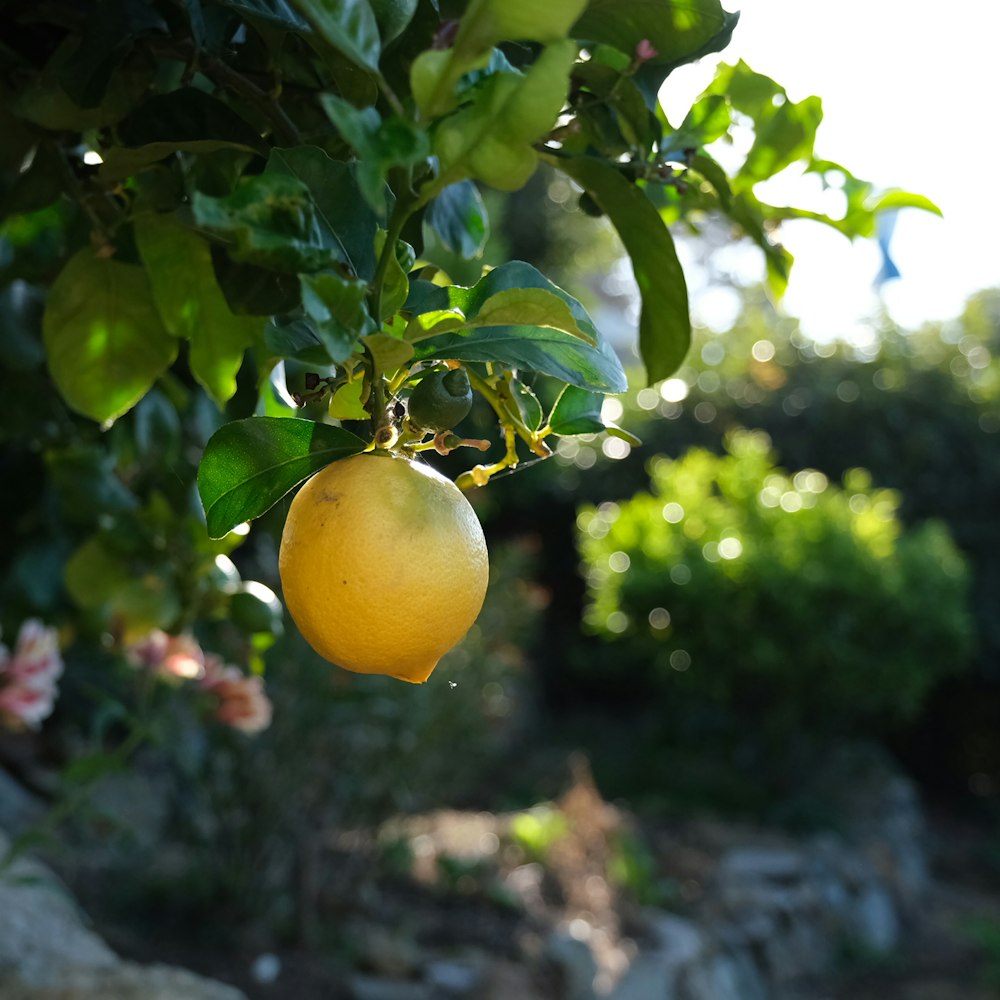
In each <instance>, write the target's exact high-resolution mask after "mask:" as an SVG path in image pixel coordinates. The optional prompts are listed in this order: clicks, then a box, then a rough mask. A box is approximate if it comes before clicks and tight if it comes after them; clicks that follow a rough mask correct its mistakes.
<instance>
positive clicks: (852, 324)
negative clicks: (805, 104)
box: [663, 0, 1000, 339]
mask: <svg viewBox="0 0 1000 1000" xmlns="http://www.w3.org/2000/svg"><path fill="white" fill-rule="evenodd" d="M724 4H725V5H726V6H727V7H729V8H731V9H736V8H737V7H738V0H724ZM739 9H740V10H741V17H740V23H739V25H738V26H737V28H736V32H735V33H734V35H733V42H732V44H731V45H730V46H729V47H728V48H727V49H726V50H725V51H724V52H723V53H722V54H721V55H720V56H719V57H718V58H716V57H711V58H709V59H706V60H704V61H703V62H702V63H701V64H699V65H698V66H694V67H686V68H684V69H682V70H679V71H677V72H676V73H675V74H673V75H672V76H671V77H670V79H669V80H668V86H667V88H666V90H665V93H664V95H663V96H664V98H665V101H666V107H667V113H668V117H669V118H670V120H671V121H672V122H674V123H675V124H676V123H678V122H679V121H680V119H681V117H683V114H684V112H685V111H686V109H687V107H689V106H690V102H691V101H692V100H693V99H694V97H696V96H697V94H698V93H699V92H700V91H701V89H702V88H703V87H704V86H705V84H706V83H707V82H708V80H709V79H710V78H711V76H712V73H713V70H714V66H715V64H716V62H717V61H718V59H720V58H721V59H722V60H724V61H726V62H730V63H731V62H735V61H736V60H737V59H740V58H742V59H744V60H745V61H746V62H747V63H748V64H749V66H750V67H751V68H752V69H754V70H756V71H757V72H759V73H765V74H766V75H768V76H770V77H773V78H774V79H775V80H776V81H777V82H778V83H779V84H781V85H782V86H784V87H785V88H786V89H787V90H788V92H789V97H790V98H791V99H792V100H795V101H798V100H801V99H802V98H803V97H806V96H808V95H810V94H818V95H819V96H820V97H821V98H822V100H823V110H824V119H823V123H822V125H821V126H820V129H819V132H818V134H817V142H816V153H817V155H819V156H821V157H824V158H829V159H833V160H837V161H839V162H840V163H842V164H843V165H844V166H845V167H847V168H848V169H849V170H851V171H852V172H853V173H854V174H855V175H856V176H858V177H861V178H863V179H865V180H870V181H872V182H874V183H875V185H876V186H877V187H879V188H904V189H906V190H910V191H916V192H918V193H920V194H924V195H926V196H927V197H929V198H930V199H931V200H932V201H934V202H935V203H936V204H937V205H938V206H939V207H940V208H941V210H942V212H943V213H944V218H943V219H941V218H937V217H936V216H933V215H930V214H928V213H924V212H919V211H916V210H910V209H908V210H905V211H903V212H902V213H901V214H900V216H899V219H898V222H897V225H896V230H895V235H894V237H893V241H892V256H893V259H894V260H895V262H896V265H897V266H898V268H899V270H900V271H901V272H902V277H901V278H900V279H897V280H895V281H892V282H889V283H888V284H886V285H885V286H884V287H883V290H882V293H881V295H882V301H884V303H885V305H886V306H887V307H888V309H889V311H890V313H891V314H892V316H893V317H894V318H895V319H896V320H897V322H899V323H901V324H902V325H903V326H904V327H909V328H912V327H916V326H919V325H920V324H921V323H922V322H924V321H927V320H941V319H948V318H950V317H953V316H955V315H957V314H958V313H960V312H961V309H962V304H963V302H964V300H965V298H966V297H967V296H968V295H969V294H970V293H972V292H974V291H977V290H978V289H981V288H986V287H992V286H997V285H1000V191H998V187H1000V177H998V175H997V166H998V163H1000V156H998V154H1000V129H998V122H997V103H996V101H997V96H998V92H1000V68H998V66H1000V59H998V43H1000V2H997V0H950V2H948V3H945V4H940V3H935V4H930V3H926V4H922V3H912V2H905V3H904V2H900V0H839V2H838V3H837V4H830V3H829V2H825V3H819V2H818V0H744V2H743V3H742V6H741V7H739ZM675 109H677V110H675ZM773 187H774V186H773V185H772V188H771V190H768V191H767V197H768V199H770V200H772V201H773V202H775V203H780V201H781V200H783V199H782V197H781V196H782V194H785V195H786V196H787V200H788V201H793V200H794V198H795V195H794V193H793V192H791V191H787V190H779V191H777V192H775V191H774V190H773ZM758 191H759V193H760V194H761V196H762V197H763V196H764V191H763V190H761V189H758ZM782 242H783V243H784V244H785V245H786V246H787V247H788V249H789V250H790V251H791V252H792V253H793V254H794V255H795V258H796V262H795V266H794V268H793V273H792V280H791V283H790V285H789V290H788V294H787V296H786V299H785V303H784V305H785V308H786V309H787V311H788V312H790V313H792V314H794V315H796V316H799V317H800V318H801V319H802V324H803V327H804V329H805V330H806V331H807V332H809V333H811V334H812V335H813V336H816V337H819V338H823V339H825V338H827V337H832V336H850V335H852V333H853V334H855V335H856V333H857V331H858V327H859V324H861V325H863V321H864V318H865V317H866V316H870V315H873V314H874V312H875V310H876V308H877V306H878V303H879V298H878V295H877V293H876V292H875V291H874V289H873V284H872V282H873V278H874V277H875V275H876V273H877V272H878V269H879V265H880V260H881V258H880V256H879V254H878V251H877V249H876V248H875V247H874V246H873V245H869V246H864V245H862V244H855V245H854V246H852V245H851V243H849V242H848V241H847V240H846V239H845V238H844V237H843V236H841V235H840V234H838V233H836V232H835V231H833V230H831V229H829V228H827V227H823V226H819V225H817V224H815V223H809V222H796V223H792V224H787V225H786V226H784V227H783V228H782ZM700 307H701V309H702V310H704V311H705V312H706V313H707V312H709V311H710V310H711V303H710V301H703V302H701V303H700ZM695 311H696V313H697V312H698V311H699V302H698V299H697V296H696V297H695ZM707 318H708V316H707V315H706V319H707Z"/></svg>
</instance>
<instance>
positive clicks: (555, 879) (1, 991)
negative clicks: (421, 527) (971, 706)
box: [0, 767, 1000, 1000]
mask: <svg viewBox="0 0 1000 1000" xmlns="http://www.w3.org/2000/svg"><path fill="white" fill-rule="evenodd" d="M869 778H870V780H869V781H868V782H867V784H865V783H858V784H855V785H854V786H853V787H852V793H851V796H850V799H851V801H850V802H846V803H844V804H842V808H843V809H844V810H845V815H846V816H848V817H849V819H850V822H849V823H848V824H846V825H845V828H844V830H842V831H840V832H838V833H836V834H831V833H828V834H824V835H821V836H809V837H791V836H789V835H787V834H784V833H780V832H777V831H774V830H764V829H761V828H758V827H752V826H748V825H740V824H732V823H721V822H718V821H704V820H701V821H693V820H691V821H683V822H681V821H671V822H661V823H659V824H656V825H653V826H646V827H640V826H639V824H638V823H637V821H636V820H635V818H634V817H632V816H630V815H629V814H628V813H627V812H626V811H623V810H621V809H619V808H616V807H615V806H613V805H610V804H609V803H607V802H605V801H604V800H603V799H602V797H601V796H600V794H599V792H598V790H597V789H596V788H595V787H594V785H593V783H592V781H591V780H590V779H589V776H588V773H587V771H586V769H585V767H578V768H577V773H576V776H575V780H574V782H573V784H572V786H571V787H570V788H569V790H568V791H567V792H566V793H565V794H564V795H563V796H562V797H561V798H560V799H558V800H557V801H554V802H551V803H543V804H540V805H539V806H537V807H535V808H534V809H531V810H526V811H521V812H516V813H509V814H493V813H486V812H439V813H435V814H431V815H426V816H416V817H408V818H404V819H400V820H397V821H396V822H395V823H393V824H388V825H387V826H385V827H383V828H382V829H381V830H380V831H377V832H374V831H369V832H368V835H365V836H361V835H359V834H358V832H355V833H354V834H352V835H345V834H344V833H338V834H336V835H331V837H330V840H329V844H328V851H327V855H326V857H325V859H324V864H325V865H326V866H328V867H329V868H330V870H331V871H333V870H336V869H337V867H338V866H341V865H344V864H347V863H348V862H350V864H351V865H352V866H353V867H354V868H355V870H356V869H357V868H358V865H359V859H360V862H361V865H360V867H361V869H362V870H367V873H368V874H367V875H366V877H365V878H363V879H362V880H360V881H355V882H354V884H353V889H352V893H351V898H350V899H349V900H345V899H344V898H339V897H338V893H337V892H334V891H333V890H330V896H329V898H326V899H323V900H321V901H320V903H321V906H320V909H321V913H322V915H323V921H322V924H323V935H322V936H321V937H320V938H318V939H316V940H314V941H313V942H311V946H310V947H309V948H308V949H303V948H298V949H284V948H282V949H273V950H272V949H268V948H266V947H250V946H246V947H245V948H241V949H240V950H239V951H238V952H235V953H234V952H233V951H232V950H226V951H224V952H223V951H220V950H219V949H213V948H205V947H203V946H199V942H198V940H197V937H193V936H192V935H190V934H189V935H187V936H185V937H182V936H175V937H174V938H173V939H171V937H170V936H169V935H167V934H163V935H158V936H157V937H156V938H155V939H154V938H151V937H150V936H149V935H148V934H137V933H136V932H135V930H134V928H133V927H132V926H131V925H130V924H129V923H127V922H123V921H121V920H120V919H114V918H113V916H111V915H109V914H107V913H106V912H103V911H102V907H101V900H100V898H99V894H95V893H94V891H93V888H91V889H90V890H88V892H87V894H86V895H85V896H84V897H83V899H82V903H83V907H84V909H87V910H90V911H91V912H92V913H95V914H97V915H98V917H99V921H98V924H97V926H96V927H92V926H88V925H87V923H86V922H85V919H84V918H83V917H82V914H81V911H80V910H79V909H78V908H76V907H75V906H74V905H73V903H72V900H71V897H70V895H69V893H68V892H67V891H66V889H65V888H64V887H62V886H61V884H60V883H59V882H58V881H55V880H53V878H52V875H51V872H49V871H48V870H47V869H45V868H44V867H42V866H39V865H37V864H36V863H34V862H31V861H27V860H25V859H20V860H19V861H18V862H17V863H16V864H15V865H14V866H12V867H11V868H10V869H9V870H8V871H6V872H5V873H4V874H3V876H2V879H0V996H2V997H4V998H5V1000H85V998H87V1000H89V998H97V997H100V998H102V1000H132V998H135V1000H139V998H143V1000H156V998H160V997H162V998H163V1000H167V998H168V997H171V998H173V997H184V998H185V1000H199V998H204V1000H236V998H238V997H239V996H241V995H242V996H245V997H248V998H250V1000H278V998H282V1000H284V998H287V997H296V998H301V1000H311V998H314V997H315V998H317V1000H318V998H323V1000H339V998H345V1000H461V998H469V1000H471V998H475V1000H507V998H516V1000H592V998H593V1000H597V998H610V1000H647V998H648V1000H657V998H662V997H671V998H674V1000H876V998H877V1000H987V998H988V997H997V996H1000V992H998V991H997V986H998V985H1000V981H998V979H997V976H998V974H1000V880H998V879H996V878H995V877H994V880H993V881H990V878H989V874H990V872H991V871H994V872H995V871H996V869H995V868H991V867H990V865H989V864H988V863H987V859H988V855H989V850H990V848H991V845H992V844H993V841H992V840H991V836H993V835H992V834H991V831H990V830H989V828H987V827H983V826H980V825H977V824H974V823H964V824H963V823H960V822H958V821H956V820H955V819H954V817H953V816H952V815H951V814H950V813H949V812H948V811H941V812H937V811H934V810H931V811H930V812H927V811H926V810H925V809H922V808H921V807H920V805H919V804H918V801H917V797H916V793H915V790H914V788H913V786H912V784H910V783H909V782H908V781H907V780H906V779H904V778H902V777H901V776H899V775H898V774H892V773H882V774H880V775H877V776H871V775H869ZM0 853H2V852H0ZM329 884H330V885H331V886H334V885H336V884H337V881H336V880H335V879H334V880H331V882H330V883H329ZM340 896H341V897H342V892H341V893H340ZM98 931H99V932H100V934H98V933H96V932H98ZM119 956H124V958H122V957H119ZM185 968H186V969H190V970H195V971H196V972H197V973H198V974H199V975H195V974H192V973H189V972H185V971H184V969H185Z"/></svg>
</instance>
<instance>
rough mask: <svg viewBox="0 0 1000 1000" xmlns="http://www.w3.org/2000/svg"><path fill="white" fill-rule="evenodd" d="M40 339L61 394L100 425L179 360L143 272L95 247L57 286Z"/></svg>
mask: <svg viewBox="0 0 1000 1000" xmlns="http://www.w3.org/2000/svg"><path fill="white" fill-rule="evenodd" d="M42 332H43V338H44V343H45V350H46V353H47V355H48V362H49V371H50V372H51V373H52V377H53V379H54V380H55V383H56V385H57V386H58V387H59V391H60V392H61V393H62V395H63V397H64V398H65V400H66V402H67V403H69V405H70V406H72V407H73V409H75V410H78V411H79V412H80V413H83V414H85V415H86V416H88V417H91V418H92V419H94V420H98V421H104V420H112V419H114V418H116V417H119V416H121V415H122V414H123V413H125V412H126V411H127V410H129V409H130V408H131V407H132V406H134V405H135V403H136V402H137V401H138V400H139V399H140V398H141V397H142V395H143V394H144V393H145V392H146V390H147V389H148V388H149V387H150V386H151V385H152V384H153V382H154V381H155V380H156V378H157V377H158V376H159V375H161V374H162V373H163V372H164V371H165V370H166V369H167V367H168V366H169V365H170V364H171V362H173V360H174V358H175V357H176V356H177V340H176V339H175V338H174V337H173V336H171V334H170V333H169V332H168V331H167V330H166V328H165V327H164V325H163V323H162V321H161V320H160V315H159V312H158V311H157V308H156V305H155V303H154V301H153V294H152V289H151V288H150V284H149V280H148V278H147V277H146V273H145V271H144V270H143V269H142V268H141V267H137V266H135V265H132V264H123V263H121V262H120V261H116V260H112V259H110V258H104V257H100V256H98V255H97V254H96V253H95V252H94V251H93V250H91V249H89V248H86V249H83V250H80V251H79V252H78V253H77V254H76V256H74V257H73V258H72V259H71V260H70V262H69V263H68V264H67V265H66V267H65V268H63V270H62V273H61V274H60V275H59V277H58V278H56V280H55V283H54V284H53V285H52V289H51V291H50V292H49V298H48V303H47V305H46V307H45V315H44V319H43V323H42Z"/></svg>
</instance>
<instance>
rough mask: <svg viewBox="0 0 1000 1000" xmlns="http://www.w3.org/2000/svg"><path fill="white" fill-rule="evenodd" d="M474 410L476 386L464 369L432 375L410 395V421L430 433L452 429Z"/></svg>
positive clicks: (419, 383)
mask: <svg viewBox="0 0 1000 1000" xmlns="http://www.w3.org/2000/svg"><path fill="white" fill-rule="evenodd" d="M471 409H472V386H471V385H470V384H469V376H468V375H467V374H466V372H465V369H464V368H454V369H452V370H450V371H444V372H431V373H430V374H429V375H426V376H424V378H422V379H421V380H420V381H419V382H418V383H417V386H416V388H415V389H414V390H413V392H412V393H411V395H410V401H409V404H408V407H407V412H408V414H409V418H410V422H411V423H412V424H414V425H415V426H417V427H420V428H423V429H424V430H428V431H445V430H450V429H451V428H452V427H454V426H455V425H456V424H457V423H459V422H460V421H461V420H462V419H464V418H465V417H466V416H467V415H468V413H469V410H471Z"/></svg>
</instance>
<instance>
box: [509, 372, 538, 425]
mask: <svg viewBox="0 0 1000 1000" xmlns="http://www.w3.org/2000/svg"><path fill="white" fill-rule="evenodd" d="M510 388H511V393H512V394H513V396H514V402H515V403H516V404H517V411H518V414H519V415H520V417H521V420H523V421H524V423H525V425H526V426H527V427H529V428H530V429H531V430H533V431H537V430H538V428H539V427H541V426H542V417H543V416H544V415H545V414H544V412H543V410H542V404H541V403H540V402H539V400H538V397H537V396H536V395H535V394H534V392H532V391H531V389H530V388H529V387H528V386H526V385H525V384H524V383H523V382H522V381H521V380H520V379H519V378H514V379H511V382H510Z"/></svg>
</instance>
